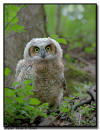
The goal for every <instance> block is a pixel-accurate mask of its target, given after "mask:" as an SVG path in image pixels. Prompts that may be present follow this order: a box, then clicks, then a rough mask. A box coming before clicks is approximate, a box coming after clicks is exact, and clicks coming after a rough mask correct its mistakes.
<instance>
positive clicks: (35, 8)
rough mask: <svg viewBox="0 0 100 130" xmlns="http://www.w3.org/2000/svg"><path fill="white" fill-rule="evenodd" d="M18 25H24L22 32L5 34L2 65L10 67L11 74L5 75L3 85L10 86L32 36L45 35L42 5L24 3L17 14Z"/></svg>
mask: <svg viewBox="0 0 100 130" xmlns="http://www.w3.org/2000/svg"><path fill="white" fill-rule="evenodd" d="M18 18H19V22H18V24H19V25H22V26H24V27H25V29H26V31H25V32H22V33H15V32H11V33H9V34H8V35H7V36H5V43H4V44H5V45H4V67H9V68H10V69H11V74H10V75H9V76H8V77H5V86H6V87H10V86H11V84H12V82H13V81H14V77H15V69H16V64H17V62H18V60H20V59H22V58H23V51H24V48H25V46H26V44H27V42H29V41H30V40H31V39H32V38H36V37H45V35H46V34H45V12H44V9H43V5H25V7H24V8H23V9H22V10H21V11H20V13H19V14H18Z"/></svg>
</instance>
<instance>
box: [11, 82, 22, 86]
mask: <svg viewBox="0 0 100 130" xmlns="http://www.w3.org/2000/svg"><path fill="white" fill-rule="evenodd" d="M16 85H20V83H19V82H17V81H16V82H13V83H12V86H13V87H16Z"/></svg>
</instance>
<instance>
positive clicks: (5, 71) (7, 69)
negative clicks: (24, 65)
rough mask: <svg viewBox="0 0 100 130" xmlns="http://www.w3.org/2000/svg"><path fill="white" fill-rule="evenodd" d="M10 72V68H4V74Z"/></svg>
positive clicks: (6, 74)
mask: <svg viewBox="0 0 100 130" xmlns="http://www.w3.org/2000/svg"><path fill="white" fill-rule="evenodd" d="M10 73H11V70H10V69H9V68H5V69H4V74H5V76H8V75H9V74H10Z"/></svg>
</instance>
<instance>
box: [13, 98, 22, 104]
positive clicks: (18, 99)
mask: <svg viewBox="0 0 100 130" xmlns="http://www.w3.org/2000/svg"><path fill="white" fill-rule="evenodd" d="M15 100H16V101H17V102H18V103H20V104H23V103H24V99H23V97H16V98H15Z"/></svg>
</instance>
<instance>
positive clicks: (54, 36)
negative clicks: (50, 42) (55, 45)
mask: <svg viewBox="0 0 100 130" xmlns="http://www.w3.org/2000/svg"><path fill="white" fill-rule="evenodd" d="M50 37H51V38H53V39H55V40H56V39H57V38H58V35H56V34H52V35H50Z"/></svg>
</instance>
